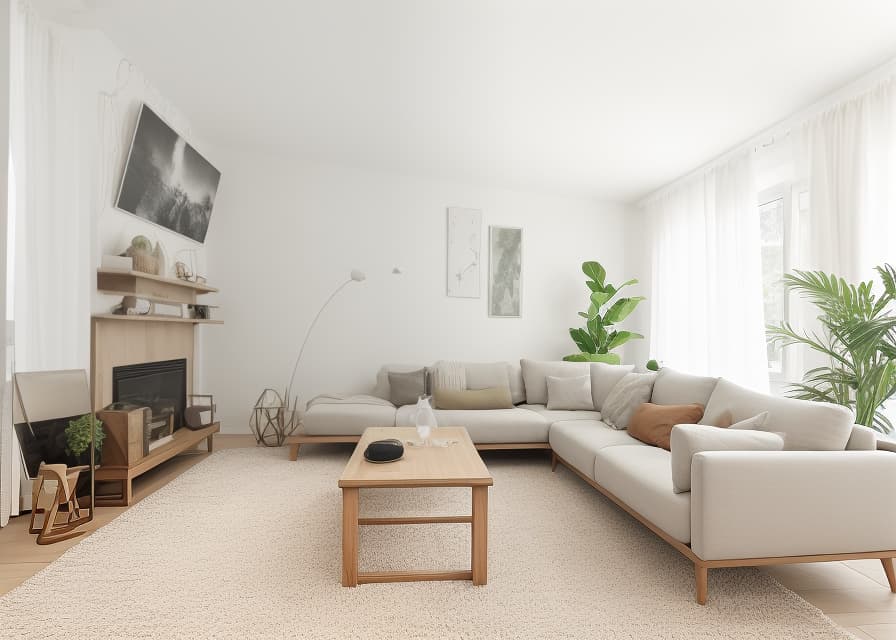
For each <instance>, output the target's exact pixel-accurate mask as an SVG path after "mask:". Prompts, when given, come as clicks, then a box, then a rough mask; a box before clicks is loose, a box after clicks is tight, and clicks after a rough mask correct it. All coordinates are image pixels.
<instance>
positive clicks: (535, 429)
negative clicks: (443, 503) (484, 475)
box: [395, 407, 549, 444]
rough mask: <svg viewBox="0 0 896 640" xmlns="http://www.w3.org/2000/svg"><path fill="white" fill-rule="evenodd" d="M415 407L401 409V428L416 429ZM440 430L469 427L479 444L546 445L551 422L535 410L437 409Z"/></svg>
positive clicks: (396, 420)
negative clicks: (529, 443) (442, 428)
mask: <svg viewBox="0 0 896 640" xmlns="http://www.w3.org/2000/svg"><path fill="white" fill-rule="evenodd" d="M413 409H414V407H400V408H399V409H398V411H397V412H396V415H395V424H396V425H397V426H399V427H412V426H414V411H413ZM435 414H436V420H437V421H438V423H439V426H440V427H466V429H467V432H468V433H469V434H470V438H471V439H472V440H473V442H475V443H476V444H488V443H519V442H547V441H548V426H549V425H548V421H547V420H545V419H544V418H543V417H542V416H540V415H538V414H537V413H536V412H534V411H527V410H526V409H521V408H519V407H514V408H513V409H487V410H473V411H467V410H463V409H436V410H435Z"/></svg>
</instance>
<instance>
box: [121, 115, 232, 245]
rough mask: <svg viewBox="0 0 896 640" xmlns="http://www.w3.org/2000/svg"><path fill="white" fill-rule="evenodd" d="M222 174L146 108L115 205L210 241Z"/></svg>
mask: <svg viewBox="0 0 896 640" xmlns="http://www.w3.org/2000/svg"><path fill="white" fill-rule="evenodd" d="M220 180H221V172H220V171H218V170H217V169H215V167H214V166H212V164H211V163H210V162H209V161H208V160H206V159H205V158H204V157H202V155H201V154H200V153H199V152H198V151H196V149H194V148H193V147H192V145H190V144H189V143H188V142H187V141H186V140H184V138H183V137H182V136H181V135H180V134H179V133H177V132H176V131H175V130H174V129H172V128H171V127H170V126H169V125H168V123H166V122H165V121H164V120H162V118H160V117H159V116H158V115H157V114H156V113H155V112H154V111H153V110H152V109H150V108H149V107H148V106H146V105H145V104H144V105H143V106H142V107H141V108H140V116H139V117H138V118H137V127H136V128H135V129H134V139H133V140H132V141H131V150H130V153H129V154H128V160H127V164H125V167H124V174H123V175H122V178H121V188H120V189H119V191H118V199H117V200H116V202H115V206H116V207H117V208H118V209H121V210H122V211H126V212H127V213H131V214H133V215H135V216H137V217H140V218H143V219H144V220H147V221H149V222H152V223H153V224H157V225H159V226H162V227H165V228H166V229H170V230H171V231H174V232H175V233H179V234H181V235H183V236H186V237H187V238H190V239H192V240H195V241H196V242H205V234H206V233H207V232H208V223H209V220H210V219H211V216H212V208H213V207H214V206H215V195H216V194H217V192H218V182H219V181H220Z"/></svg>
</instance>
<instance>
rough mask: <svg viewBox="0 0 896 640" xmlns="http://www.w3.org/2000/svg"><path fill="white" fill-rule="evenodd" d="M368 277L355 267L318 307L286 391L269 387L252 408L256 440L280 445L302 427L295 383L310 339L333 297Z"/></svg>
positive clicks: (398, 270)
mask: <svg viewBox="0 0 896 640" xmlns="http://www.w3.org/2000/svg"><path fill="white" fill-rule="evenodd" d="M402 272H403V271H402V269H401V268H400V267H393V268H392V274H393V275H400V274H401V273H402ZM366 279H367V276H366V275H364V272H363V271H360V270H359V269H352V271H351V273H350V274H349V278H348V280H346V281H345V282H343V283H341V284H340V285H339V286H338V287H336V289H334V290H333V293H331V294H330V296H329V297H328V298H327V299H326V300H325V301H324V303H323V304H322V305H321V307H320V309H318V311H317V313H316V314H315V316H314V319H313V320H312V321H311V324H309V325H308V329H307V330H306V331H305V337H304V338H303V339H302V345H301V346H300V347H299V354H298V355H297V356H296V361H295V364H294V365H293V367H292V374H291V375H290V376H289V382H288V383H287V385H286V392H285V393H284V394H283V395H282V396H281V395H280V393H279V392H278V391H277V390H275V389H271V388H267V389H265V390H264V391H262V392H261V395H260V396H258V400H256V401H255V406H254V407H253V410H252V416H251V418H250V419H249V426H250V427H251V428H252V433H253V434H255V440H256V441H257V442H258V443H259V444H263V445H265V446H266V447H279V446H281V445H282V444H283V442H284V441H285V440H286V438H287V437H288V436H290V435H292V434H293V433H294V432H295V430H296V429H298V427H299V421H300V418H299V412H298V411H297V409H298V403H299V398H298V396H295V397H293V393H292V385H293V383H294V382H295V379H296V372H297V371H298V370H299V363H300V362H301V361H302V356H303V355H304V353H305V347H306V346H307V344H308V339H309V338H310V337H311V333H312V332H313V331H314V327H315V325H316V324H317V321H318V320H320V317H321V315H323V312H324V310H325V309H326V308H327V307H328V306H329V304H330V302H332V301H333V298H335V297H336V296H337V295H339V292H340V291H342V290H343V289H345V287H347V286H348V285H350V284H351V283H352V282H364V280H366Z"/></svg>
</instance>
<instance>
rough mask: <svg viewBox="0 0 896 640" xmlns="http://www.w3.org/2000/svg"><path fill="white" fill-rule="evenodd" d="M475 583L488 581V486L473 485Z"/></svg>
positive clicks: (481, 583)
mask: <svg viewBox="0 0 896 640" xmlns="http://www.w3.org/2000/svg"><path fill="white" fill-rule="evenodd" d="M472 529H473V533H472V536H471V538H472V549H471V554H470V555H471V557H472V561H473V562H472V564H473V567H472V569H473V584H474V585H477V586H478V585H483V584H486V583H487V582H488V487H484V486H483V487H473V526H472Z"/></svg>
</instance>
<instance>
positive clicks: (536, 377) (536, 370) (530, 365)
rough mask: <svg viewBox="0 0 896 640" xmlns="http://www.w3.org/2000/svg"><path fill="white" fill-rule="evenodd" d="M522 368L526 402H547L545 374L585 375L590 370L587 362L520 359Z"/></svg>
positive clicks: (562, 375) (559, 376)
mask: <svg viewBox="0 0 896 640" xmlns="http://www.w3.org/2000/svg"><path fill="white" fill-rule="evenodd" d="M520 366H521V367H522V369H523V382H524V383H525V384H526V402H527V403H529V404H547V403H548V383H547V381H546V380H545V378H546V377H547V376H556V377H558V378H572V377H575V376H584V375H587V374H588V372H589V371H590V369H589V367H588V363H587V362H566V361H543V360H527V359H525V358H523V359H522V360H520Z"/></svg>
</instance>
